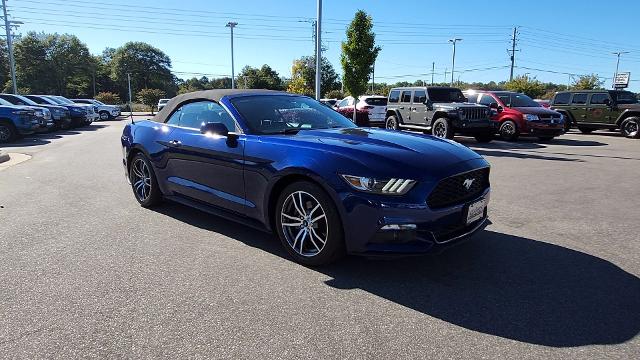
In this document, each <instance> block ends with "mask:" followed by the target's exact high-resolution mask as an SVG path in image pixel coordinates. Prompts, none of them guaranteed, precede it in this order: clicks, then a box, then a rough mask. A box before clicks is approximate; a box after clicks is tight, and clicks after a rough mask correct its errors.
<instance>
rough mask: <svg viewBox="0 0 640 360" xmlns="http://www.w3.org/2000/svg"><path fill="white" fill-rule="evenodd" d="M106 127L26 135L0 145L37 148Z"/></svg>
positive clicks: (94, 126) (89, 127) (94, 125)
mask: <svg viewBox="0 0 640 360" xmlns="http://www.w3.org/2000/svg"><path fill="white" fill-rule="evenodd" d="M106 126H107V125H97V124H93V125H90V126H83V127H80V128H75V129H70V130H57V131H54V132H50V133H41V134H33V135H27V136H25V137H23V138H21V139H18V140H16V141H13V142H10V143H6V144H2V147H3V148H11V147H26V146H38V145H45V144H49V143H50V142H51V141H52V140H55V139H61V138H62V137H64V136H68V135H78V134H82V133H84V132H88V131H96V130H100V129H102V128H104V127H106Z"/></svg>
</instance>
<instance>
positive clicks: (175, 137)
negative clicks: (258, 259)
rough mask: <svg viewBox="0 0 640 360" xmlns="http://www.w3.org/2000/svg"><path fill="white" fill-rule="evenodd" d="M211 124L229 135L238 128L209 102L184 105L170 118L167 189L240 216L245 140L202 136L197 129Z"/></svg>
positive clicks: (243, 196) (243, 200)
mask: <svg viewBox="0 0 640 360" xmlns="http://www.w3.org/2000/svg"><path fill="white" fill-rule="evenodd" d="M211 122H221V123H223V124H225V125H226V126H227V129H228V130H229V131H230V132H234V131H236V129H237V126H236V124H235V121H234V120H233V118H232V117H231V116H230V115H229V114H228V113H227V111H226V110H225V109H224V108H223V107H222V106H221V105H219V104H218V103H215V102H213V101H209V100H201V101H195V102H189V103H187V104H184V105H182V106H181V107H179V108H178V109H177V110H176V111H175V112H174V114H172V115H171V116H170V118H169V120H168V123H169V124H170V125H173V126H174V130H173V132H172V133H171V140H169V141H168V142H167V144H165V145H166V146H168V147H169V148H170V149H171V150H169V152H170V154H169V155H168V160H167V171H166V172H167V183H168V186H169V188H170V190H171V191H173V192H174V193H175V194H178V195H180V196H183V197H187V198H190V199H193V200H197V201H201V202H205V203H208V204H210V205H213V206H216V207H220V208H224V209H226V210H231V211H234V212H237V213H240V214H243V213H244V210H245V207H246V200H245V192H244V191H245V190H244V177H243V166H244V142H245V140H244V138H243V137H242V136H240V137H238V138H237V139H235V140H233V141H231V140H229V139H228V138H227V137H223V136H215V135H210V134H202V133H201V131H200V128H201V127H202V126H203V125H204V124H207V123H211Z"/></svg>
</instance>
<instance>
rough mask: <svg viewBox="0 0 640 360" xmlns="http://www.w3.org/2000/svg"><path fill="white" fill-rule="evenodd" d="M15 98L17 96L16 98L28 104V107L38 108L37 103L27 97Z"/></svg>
mask: <svg viewBox="0 0 640 360" xmlns="http://www.w3.org/2000/svg"><path fill="white" fill-rule="evenodd" d="M13 96H15V97H16V98H18V99H20V100H21V101H22V102H24V103H26V104H28V105H32V106H38V103H37V102H35V101H33V100H31V99H29V98H27V97H24V96H22V95H13Z"/></svg>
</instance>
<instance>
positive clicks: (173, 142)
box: [167, 140, 182, 147]
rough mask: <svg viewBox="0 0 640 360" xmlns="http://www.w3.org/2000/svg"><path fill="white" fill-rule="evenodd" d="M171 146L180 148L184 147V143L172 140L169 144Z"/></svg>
mask: <svg viewBox="0 0 640 360" xmlns="http://www.w3.org/2000/svg"><path fill="white" fill-rule="evenodd" d="M167 145H169V146H173V147H179V146H182V142H181V141H180V140H171V141H169V142H168V143H167Z"/></svg>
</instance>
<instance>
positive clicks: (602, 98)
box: [591, 93, 610, 105]
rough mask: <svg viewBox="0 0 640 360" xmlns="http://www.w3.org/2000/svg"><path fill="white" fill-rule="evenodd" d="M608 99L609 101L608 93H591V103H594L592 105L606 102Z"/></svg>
mask: <svg viewBox="0 0 640 360" xmlns="http://www.w3.org/2000/svg"><path fill="white" fill-rule="evenodd" d="M608 101H610V100H609V94H608V93H602V94H593V95H591V104H594V105H598V104H606V103H607V102H608Z"/></svg>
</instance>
